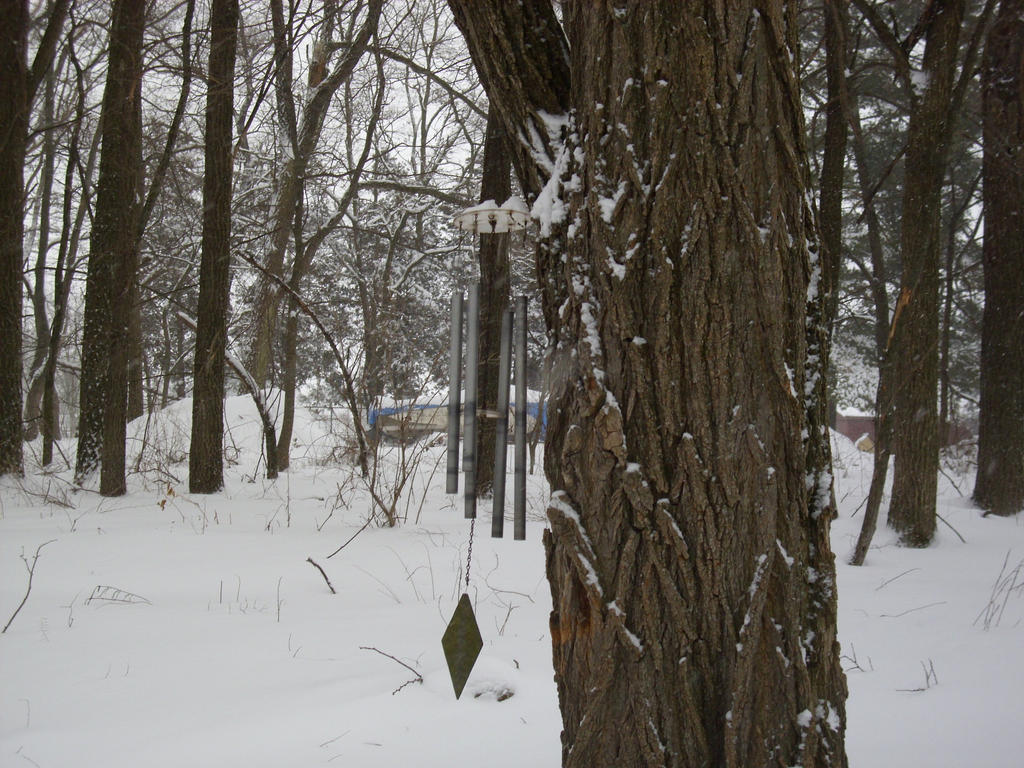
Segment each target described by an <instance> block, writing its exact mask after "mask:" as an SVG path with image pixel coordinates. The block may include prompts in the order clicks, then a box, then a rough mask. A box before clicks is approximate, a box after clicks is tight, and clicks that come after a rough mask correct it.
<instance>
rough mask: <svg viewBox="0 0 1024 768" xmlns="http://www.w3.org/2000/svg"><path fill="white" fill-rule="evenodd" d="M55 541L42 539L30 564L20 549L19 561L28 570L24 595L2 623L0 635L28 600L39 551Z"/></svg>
mask: <svg viewBox="0 0 1024 768" xmlns="http://www.w3.org/2000/svg"><path fill="white" fill-rule="evenodd" d="M55 541H56V539H50V540H49V541H44V542H43V543H42V544H40V545H39V546H38V547H36V553H35V554H34V555H32V562H31V564H30V563H29V561H28V558H27V557H25V552H24V550H22V553H21V561H22V562H23V563H24V564H25V568H26V569H27V570H28V586H27V587H26V588H25V596H24V597H23V598H21V602H20V603H18V607H17V608H15V609H14V613H12V614H11V618H9V619H8V620H7V623H6V624H4V628H3V629H0V635H2V634H4V632H6V631H7V628H8V627H9V626H11V624H12V623H13V622H14V617H15V616H17V615H18V613H19V612H20V611H21V609H22V608H23V607H24V606H25V603H27V602H28V596H29V593H30V592H31V591H32V576H33V575H35V572H36V561H37V560H38V559H39V553H40V552H41V551H42V549H43V547H45V546H46V545H47V544H52V543H53V542H55Z"/></svg>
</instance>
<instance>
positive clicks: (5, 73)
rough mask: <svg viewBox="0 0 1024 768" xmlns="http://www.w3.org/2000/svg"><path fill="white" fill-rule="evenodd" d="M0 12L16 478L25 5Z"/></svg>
mask: <svg viewBox="0 0 1024 768" xmlns="http://www.w3.org/2000/svg"><path fill="white" fill-rule="evenodd" d="M0 12H2V14H3V18H4V24H5V30H4V32H3V33H2V34H0V103H2V104H4V105H5V107H4V108H3V109H0V475H3V474H9V473H10V474H18V475H20V474H21V472H22V464H21V369H22V362H21V299H22V295H21V291H22V288H21V270H22V261H23V245H22V241H23V240H24V233H25V220H24V216H25V213H24V209H23V208H22V205H23V200H24V197H25V182H24V166H25V144H26V142H27V135H28V82H27V75H28V64H27V60H26V50H27V47H28V0H4V2H3V3H2V5H0Z"/></svg>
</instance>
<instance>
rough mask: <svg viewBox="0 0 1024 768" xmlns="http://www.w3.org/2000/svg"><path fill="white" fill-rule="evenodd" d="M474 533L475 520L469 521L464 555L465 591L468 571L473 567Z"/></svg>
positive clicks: (467, 586) (467, 582)
mask: <svg viewBox="0 0 1024 768" xmlns="http://www.w3.org/2000/svg"><path fill="white" fill-rule="evenodd" d="M475 531H476V518H475V517H474V518H473V519H472V520H470V521H469V547H468V552H467V554H466V591H467V592H468V591H469V569H470V567H471V566H472V565H473V533H474V532H475Z"/></svg>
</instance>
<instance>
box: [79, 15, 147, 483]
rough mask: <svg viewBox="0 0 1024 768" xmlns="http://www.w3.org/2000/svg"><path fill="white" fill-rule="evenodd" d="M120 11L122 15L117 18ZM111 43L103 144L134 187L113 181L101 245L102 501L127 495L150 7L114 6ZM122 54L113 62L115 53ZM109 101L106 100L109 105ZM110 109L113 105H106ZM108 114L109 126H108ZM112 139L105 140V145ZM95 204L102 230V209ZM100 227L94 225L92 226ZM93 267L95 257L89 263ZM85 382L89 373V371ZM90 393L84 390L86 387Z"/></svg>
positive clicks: (105, 94)
mask: <svg viewBox="0 0 1024 768" xmlns="http://www.w3.org/2000/svg"><path fill="white" fill-rule="evenodd" d="M119 8H120V10H119ZM111 24H112V27H111V37H110V47H111V54H110V64H109V66H110V69H111V72H112V73H113V74H110V73H108V76H107V84H108V88H109V87H110V85H111V80H112V79H113V80H114V81H115V85H114V86H113V90H114V92H115V99H116V100H117V101H116V102H115V103H113V104H112V105H111V106H112V109H111V113H110V114H111V116H112V117H111V119H112V120H113V121H114V122H115V123H117V126H116V128H115V129H114V133H113V134H111V137H113V136H114V135H116V137H117V138H118V143H117V144H116V145H113V144H112V145H110V146H107V145H106V144H104V147H103V154H104V155H106V154H107V152H108V151H109V152H112V153H119V154H120V155H121V157H120V159H119V160H118V161H117V167H116V170H115V173H117V174H120V173H124V174H126V175H127V174H130V175H131V178H129V179H116V180H115V179H113V178H112V179H111V185H110V186H109V187H108V188H107V191H108V192H114V191H115V190H116V191H117V192H120V193H121V194H123V195H124V197H123V198H120V199H117V200H114V199H112V198H107V203H108V205H109V218H108V219H107V220H106V221H105V223H104V229H105V231H104V232H102V233H101V235H100V237H101V238H103V239H102V241H101V242H100V243H99V245H100V247H101V248H104V249H107V258H108V259H109V260H110V268H109V278H110V280H111V282H110V284H109V285H108V286H107V287H106V288H105V290H106V291H107V292H108V296H109V298H108V301H109V310H108V311H109V316H108V318H107V327H106V331H107V336H106V339H104V341H103V345H102V346H103V348H102V350H101V354H104V355H105V357H106V360H107V368H106V376H105V379H106V391H105V392H104V393H103V398H104V400H103V405H102V407H101V411H102V414H103V415H102V422H101V423H102V435H103V444H102V450H101V454H100V493H101V494H103V495H104V496H121V495H123V494H124V493H125V491H126V490H127V485H126V483H125V450H126V445H125V439H126V433H127V423H128V377H129V370H128V367H129V361H130V359H131V334H130V325H131V314H132V297H133V294H134V293H135V277H136V274H137V272H138V269H139V243H138V239H137V238H136V237H135V233H136V232H137V230H138V216H139V211H140V207H139V205H138V203H137V197H138V194H139V189H140V186H141V185H140V181H141V178H142V174H141V170H142V66H143V62H142V35H143V31H144V29H145V24H146V8H145V3H144V2H139V1H138V0H135V1H134V2H126V3H124V4H123V5H122V6H118V5H115V7H114V15H113V19H112V22H111ZM115 48H117V49H118V54H117V57H116V58H115V54H114V49H115ZM106 97H107V93H106V92H104V99H105V100H106ZM104 106H105V107H106V106H107V105H106V104H104ZM106 114H107V113H106V112H104V120H106ZM107 138H108V136H107V134H106V133H104V141H105V140H106V139H107ZM98 194H99V195H100V196H101V197H102V195H103V166H102V160H101V162H100V188H99V191H98ZM101 204H102V202H101V200H100V199H99V198H98V199H97V214H96V217H97V223H98V222H99V207H100V205H101ZM94 226H95V225H94ZM91 261H92V259H91V256H90V263H91ZM83 379H84V369H83ZM83 386H84V384H83Z"/></svg>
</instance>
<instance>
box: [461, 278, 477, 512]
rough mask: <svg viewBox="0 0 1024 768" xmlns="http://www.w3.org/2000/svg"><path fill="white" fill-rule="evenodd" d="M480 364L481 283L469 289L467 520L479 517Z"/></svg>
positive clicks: (465, 448) (465, 435) (464, 453)
mask: <svg viewBox="0 0 1024 768" xmlns="http://www.w3.org/2000/svg"><path fill="white" fill-rule="evenodd" d="M479 364H480V284H479V283H473V284H471V285H470V286H469V301H468V302H467V306H466V407H465V414H464V421H465V426H464V427H463V430H464V433H463V438H464V440H465V444H464V446H463V449H462V471H463V472H464V473H465V475H466V519H470V518H474V517H476V416H477V414H476V391H477V378H478V375H477V374H478V366H479Z"/></svg>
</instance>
